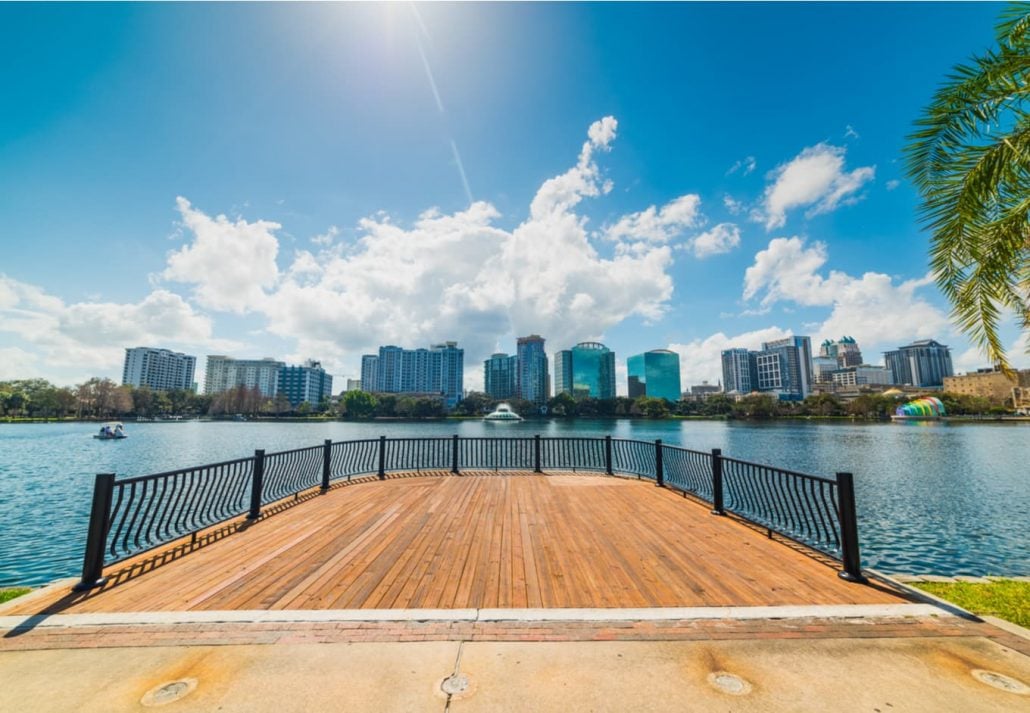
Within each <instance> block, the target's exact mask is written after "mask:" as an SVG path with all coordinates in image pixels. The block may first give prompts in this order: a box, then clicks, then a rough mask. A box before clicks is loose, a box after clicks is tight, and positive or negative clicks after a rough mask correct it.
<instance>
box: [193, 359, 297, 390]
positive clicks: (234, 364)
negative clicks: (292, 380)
mask: <svg viewBox="0 0 1030 713" xmlns="http://www.w3.org/2000/svg"><path fill="white" fill-rule="evenodd" d="M284 366H285V364H283V363H282V362H281V361H277V360H275V359H273V358H272V357H265V358H264V359H233V358H232V357H227V356H223V355H220V354H209V355H208V357H207V369H206V370H205V376H204V393H205V394H220V393H222V392H223V391H228V390H229V389H232V388H235V387H237V386H244V387H247V388H249V389H257V390H258V391H260V392H261V395H262V396H264V397H265V398H272V397H274V396H275V395H276V393H277V391H278V389H279V370H280V369H282V368H283V367H284Z"/></svg>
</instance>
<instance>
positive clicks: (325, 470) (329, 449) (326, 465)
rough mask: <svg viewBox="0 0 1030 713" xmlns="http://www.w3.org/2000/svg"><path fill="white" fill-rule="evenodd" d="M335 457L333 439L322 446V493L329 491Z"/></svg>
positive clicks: (326, 440)
mask: <svg viewBox="0 0 1030 713" xmlns="http://www.w3.org/2000/svg"><path fill="white" fill-rule="evenodd" d="M332 457H333V439H331V438H327V439H325V444H324V445H323V446H322V492H323V493H324V492H327V491H328V490H329V475H330V472H329V471H330V462H331V461H332Z"/></svg>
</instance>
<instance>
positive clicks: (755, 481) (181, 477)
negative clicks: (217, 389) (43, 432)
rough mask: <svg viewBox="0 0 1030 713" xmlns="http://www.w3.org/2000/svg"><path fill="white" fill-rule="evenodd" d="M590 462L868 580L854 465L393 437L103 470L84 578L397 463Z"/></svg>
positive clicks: (416, 468)
mask: <svg viewBox="0 0 1030 713" xmlns="http://www.w3.org/2000/svg"><path fill="white" fill-rule="evenodd" d="M501 470H515V471H524V472H537V473H541V472H546V471H552V470H561V471H587V472H599V473H607V474H609V475H612V474H620V475H636V476H637V477H640V478H647V479H650V480H654V481H655V483H656V484H657V485H659V486H663V487H668V488H673V489H676V490H680V491H682V492H684V493H689V494H691V495H693V496H694V497H696V498H699V499H701V500H704V501H706V502H708V503H711V504H712V512H713V514H716V515H725V514H727V513H731V514H733V515H735V516H738V517H740V518H742V519H744V520H747V521H749V522H751V523H754V524H757V525H760V526H762V527H765V528H767V529H768V530H769V532H770V534H771V533H772V532H776V533H779V534H781V535H784V536H786V537H788V538H790V539H793V540H795V541H796V542H799V543H801V544H804V545H806V546H809V547H812V548H814V549H816V550H819V551H821V552H824V553H826V554H829V555H831V556H833V557H837V558H838V559H841V560H842V561H843V565H844V569H843V571H842V572H841V576H842V577H844V578H845V579H850V580H854V581H863V578H862V572H861V567H860V560H859V552H858V531H857V522H856V518H855V504H854V484H853V481H852V477H851V474H849V473H838V474H837V478H836V480H833V479H830V478H823V477H819V476H814V475H807V474H805V473H797V472H794V471H789V470H784V469H781V468H775V467H773V466H769V465H762V464H759V463H750V462H748V461H743V460H738V459H735V458H727V457H724V456H723V455H722V454H721V452H720V451H719V450H718V449H713V450H712V451H711V452H710V453H706V452H702V451H693V450H689V449H686V448H680V447H678V446H670V445H667V444H663V443H662V442H661V441H655V442H648V441H638V440H632V439H621V438H611V437H605V438H563V437H541V436H534V437H531V438H460V437H458V436H452V437H450V438H446V437H444V438H386V437H385V436H382V437H380V438H378V439H364V440H356V441H343V442H337V443H333V442H332V441H328V440H327V441H325V442H324V443H323V444H322V445H321V446H312V447H308V448H297V449H294V450H289V451H280V452H276V453H265V452H264V451H262V450H258V451H255V453H254V456H253V457H251V458H240V459H237V460H232V461H225V462H224V463H214V464H211V465H203V466H197V467H194V468H184V469H181V470H174V471H168V472H166V473H156V474H154V475H146V476H139V477H133V478H123V479H117V478H116V477H115V475H114V474H111V473H105V474H100V475H97V478H96V483H95V486H94V491H93V507H92V511H91V514H90V525H89V533H88V536H87V541H86V555H85V560H84V563H83V576H82V581H81V582H80V583H79V584H78V585H77V588H78V589H88V588H90V587H94V586H97V585H98V584H99V583H102V582H103V581H104V580H103V577H102V573H103V568H104V566H105V565H108V564H112V563H114V562H118V561H120V560H124V559H126V558H128V557H131V556H133V555H137V554H140V553H142V552H145V551H147V550H149V549H152V548H154V547H157V546H159V545H162V544H167V543H169V542H172V541H174V540H178V539H180V538H182V537H185V536H189V535H192V536H193V537H194V539H195V538H196V534H197V533H198V532H200V531H202V530H204V529H206V528H209V527H211V526H213V525H217V524H219V523H222V522H225V521H227V520H231V519H233V518H237V517H240V516H241V515H244V514H246V515H247V518H248V519H249V520H256V519H258V518H259V517H260V516H261V511H262V508H263V507H264V506H267V505H269V504H271V503H275V502H278V501H281V500H284V499H285V498H289V497H290V496H294V497H297V496H299V494H300V493H302V492H305V491H312V492H314V491H315V490H317V489H321V491H322V492H325V491H327V490H328V489H329V488H330V486H331V484H332V482H334V481H339V480H350V479H352V478H354V477H368V476H372V477H376V476H378V477H379V478H380V479H382V478H385V477H386V474H387V473H391V472H413V473H421V472H435V473H440V472H444V473H446V472H449V473H453V474H460V473H461V472H463V471H473V472H476V471H501Z"/></svg>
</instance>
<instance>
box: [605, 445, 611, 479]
mask: <svg viewBox="0 0 1030 713" xmlns="http://www.w3.org/2000/svg"><path fill="white" fill-rule="evenodd" d="M604 472H605V473H607V474H608V475H612V437H611V436H605V437H604Z"/></svg>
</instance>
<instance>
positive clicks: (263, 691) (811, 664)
mask: <svg viewBox="0 0 1030 713" xmlns="http://www.w3.org/2000/svg"><path fill="white" fill-rule="evenodd" d="M682 613H683V612H680V614H682ZM846 614H847V613H846V612H838V613H837V614H836V615H834V616H822V617H815V616H807V617H806V616H793V617H775V618H770V617H765V618H761V617H753V618H744V617H737V618H733V619H725V618H710V617H708V618H705V617H695V618H689V619H672V618H664V619H663V618H660V617H658V616H652V617H650V618H647V619H640V618H637V619H633V618H621V619H620V618H611V619H608V620H603V619H600V618H597V617H595V618H593V619H583V618H581V619H563V620H557V619H551V620H544V619H532V618H526V619H525V620H521V621H519V620H502V619H496V620H486V619H483V618H472V617H470V618H467V619H465V620H460V621H456V620H447V619H442V618H441V619H430V620H417V619H410V620H398V619H396V618H394V619H390V618H383V619H381V620H377V621H371V620H359V619H356V618H351V619H341V620H338V621H334V620H332V619H331V618H330V617H328V616H326V615H325V614H321V615H320V617H319V618H318V620H308V621H304V616H303V615H302V614H301V613H297V615H296V616H294V617H292V618H293V620H292V621H277V622H275V621H263V622H262V621H249V622H248V621H235V622H207V623H205V622H192V623H169V622H165V623H157V622H155V623H146V624H144V623H135V624H130V623H121V624H116V623H108V624H103V623H97V622H94V623H92V624H90V623H87V622H83V621H79V622H76V623H72V622H71V621H62V620H61V619H60V618H52V619H49V620H46V621H42V622H39V621H35V622H23V623H22V625H21V626H20V627H16V628H8V629H6V630H3V629H0V684H2V685H0V710H2V711H12V712H17V711H40V712H48V711H98V712H100V711H102V712H104V713H107V712H109V711H134V710H144V709H149V708H150V707H152V706H155V705H160V707H161V709H162V710H166V711H170V712H177V711H216V710H217V711H248V712H254V711H256V712H261V711H275V712H276V713H282V712H284V711H334V712H335V711H377V712H378V711H505V710H513V711H562V712H563V713H567V712H569V711H620V712H624V711H649V710H650V711H666V710H668V711H809V710H811V711H831V710H832V711H867V712H875V711H880V712H881V713H887V711H890V712H891V713H899V712H901V711H919V712H922V711H931V710H932V711H962V712H967V711H1019V712H1020V713H1024V712H1025V711H1027V710H1030V639H1027V638H1022V637H1021V635H1020V634H1021V632H1019V631H1018V630H1017V631H1004V630H1002V629H999V628H996V627H993V626H990V625H989V624H986V623H983V622H978V621H976V620H971V619H967V618H960V617H956V616H951V615H949V614H948V613H946V612H944V611H938V612H936V613H935V614H934V615H927V614H926V613H925V612H920V611H917V610H912V614H913V615H912V616H883V615H881V616H868V615H863V614H861V613H859V612H855V613H854V615H853V616H847V615H846ZM5 621H6V620H5ZM8 623H9V622H8ZM448 679H449V680H448ZM445 689H446V691H449V693H448V692H445Z"/></svg>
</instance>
